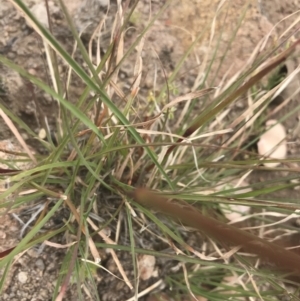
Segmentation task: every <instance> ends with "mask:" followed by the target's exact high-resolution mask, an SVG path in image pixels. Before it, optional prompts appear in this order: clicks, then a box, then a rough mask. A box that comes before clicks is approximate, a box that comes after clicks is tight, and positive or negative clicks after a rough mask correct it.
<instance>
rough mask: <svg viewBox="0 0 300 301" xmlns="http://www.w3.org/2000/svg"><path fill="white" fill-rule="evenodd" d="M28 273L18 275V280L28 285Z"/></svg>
mask: <svg viewBox="0 0 300 301" xmlns="http://www.w3.org/2000/svg"><path fill="white" fill-rule="evenodd" d="M27 278H28V277H27V273H25V272H20V273H19V274H18V280H19V281H20V282H21V283H26V282H27Z"/></svg>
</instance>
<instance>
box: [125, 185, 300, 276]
mask: <svg viewBox="0 0 300 301" xmlns="http://www.w3.org/2000/svg"><path fill="white" fill-rule="evenodd" d="M131 197H132V198H133V199H134V201H136V202H137V203H139V204H141V205H143V206H146V207H150V208H152V209H155V210H158V211H160V212H162V213H164V214H166V215H169V216H171V217H172V218H174V219H178V220H179V221H180V222H181V223H183V224H185V225H187V226H189V227H193V228H195V229H197V230H199V231H201V232H202V233H204V234H206V235H208V236H210V237H211V238H213V239H215V240H216V241H218V242H220V243H222V244H224V245H226V246H241V247H242V248H243V250H244V251H246V252H249V253H254V254H257V255H258V256H259V257H260V258H262V259H263V260H266V261H269V262H272V263H274V264H276V266H277V267H278V268H279V269H280V270H284V271H288V272H296V273H297V276H300V256H298V255H297V254H295V253H293V252H291V251H288V250H286V249H284V248H283V247H281V246H278V245H276V244H274V243H271V242H268V241H266V240H264V239H261V238H259V237H257V236H255V235H253V234H251V233H249V232H246V231H243V230H241V229H238V228H236V227H234V226H231V225H228V224H225V223H222V222H220V221H218V220H216V219H213V218H211V217H207V216H204V215H202V214H201V213H200V212H199V211H198V210H197V209H195V208H194V207H193V206H191V205H189V204H188V203H186V202H183V201H176V200H168V199H167V198H165V197H163V196H161V195H159V194H156V193H154V192H152V191H149V190H147V189H143V188H138V189H136V190H135V191H134V192H133V193H132V195H131Z"/></svg>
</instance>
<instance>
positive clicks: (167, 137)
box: [0, 0, 300, 300]
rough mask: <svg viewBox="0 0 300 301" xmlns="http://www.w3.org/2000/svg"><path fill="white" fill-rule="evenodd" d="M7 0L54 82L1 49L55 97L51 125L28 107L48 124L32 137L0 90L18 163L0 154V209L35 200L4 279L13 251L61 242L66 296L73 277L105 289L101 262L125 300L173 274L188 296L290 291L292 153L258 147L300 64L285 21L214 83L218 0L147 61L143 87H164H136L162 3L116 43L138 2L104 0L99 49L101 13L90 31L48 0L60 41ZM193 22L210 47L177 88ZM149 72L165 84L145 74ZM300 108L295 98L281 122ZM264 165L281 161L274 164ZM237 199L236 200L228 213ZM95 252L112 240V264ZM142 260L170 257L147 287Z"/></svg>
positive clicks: (268, 295)
mask: <svg viewBox="0 0 300 301" xmlns="http://www.w3.org/2000/svg"><path fill="white" fill-rule="evenodd" d="M11 2H12V3H13V4H14V6H15V7H16V9H17V10H19V11H20V12H22V13H23V14H24V15H25V18H26V20H27V21H28V23H30V24H31V26H32V28H33V29H34V30H35V31H36V32H37V33H38V34H39V36H40V37H41V39H42V41H43V45H44V48H45V53H46V61H47V68H48V73H49V76H50V81H48V82H46V81H44V80H43V79H42V78H41V77H39V76H36V75H32V74H31V73H29V72H28V71H27V70H25V69H24V68H22V66H19V65H17V64H15V63H14V62H12V61H11V60H9V59H7V58H6V57H5V56H3V55H0V62H1V64H4V65H5V66H6V67H8V68H10V69H12V70H14V71H16V72H18V73H19V74H20V75H21V76H22V77H23V78H24V79H26V80H27V81H29V82H30V83H31V84H32V85H33V86H34V87H36V88H38V89H40V90H42V91H43V92H45V93H47V94H48V95H49V96H50V97H51V98H52V99H54V100H55V101H56V102H57V107H58V109H57V119H56V124H49V122H48V119H47V117H48V116H47V113H46V112H43V111H42V110H39V112H40V114H42V118H41V120H43V124H42V128H43V130H44V131H45V137H42V138H41V137H40V136H38V135H37V134H36V133H34V132H33V131H32V130H31V129H30V128H29V127H28V126H27V125H26V124H25V123H24V122H23V121H22V120H21V119H20V118H19V117H18V116H15V115H14V114H13V113H12V112H10V111H9V110H8V109H7V108H6V107H5V106H4V105H2V104H1V108H0V115H1V117H2V119H3V121H4V122H5V124H6V125H7V126H8V127H9V128H10V130H11V133H12V136H14V137H15V138H16V139H17V141H18V142H19V144H20V145H21V146H22V149H23V152H18V155H21V156H22V158H23V161H24V158H25V161H27V163H29V165H27V167H26V168H17V167H16V166H18V165H17V164H16V165H14V166H6V167H5V168H1V170H0V171H1V177H2V178H3V180H4V181H8V179H9V185H6V187H5V189H4V190H3V191H2V193H1V195H0V208H1V209H3V210H2V212H3V213H2V214H9V213H13V214H15V215H16V216H17V217H18V216H19V215H20V214H21V212H23V211H24V208H28V207H32V206H36V207H35V214H34V213H29V216H30V218H29V219H28V221H27V222H26V223H25V225H24V227H23V228H22V231H21V233H22V234H21V239H20V242H19V243H18V244H17V245H16V246H14V247H13V248H11V249H9V250H6V251H5V252H2V253H1V261H0V268H2V269H3V277H2V279H1V281H0V287H1V288H3V286H4V283H5V278H6V275H7V273H8V271H9V269H10V266H11V265H12V264H13V262H14V261H13V260H14V258H15V256H16V255H18V254H20V253H21V252H24V251H25V250H27V249H29V248H32V247H34V246H37V245H40V244H44V245H47V246H50V247H52V248H54V249H55V248H61V247H62V246H64V248H65V249H66V255H65V259H64V261H63V263H62V265H61V267H60V276H59V278H58V281H57V284H56V288H55V290H54V293H53V299H54V300H62V299H63V297H64V296H65V295H66V292H67V290H68V287H69V286H70V285H72V284H74V283H76V284H77V286H78V288H79V291H81V292H80V293H79V296H81V297H80V298H83V295H81V294H87V295H88V296H89V297H90V298H91V299H93V300H100V297H99V294H98V289H97V284H96V282H95V277H96V276H95V275H96V274H97V270H99V269H100V270H101V271H103V272H104V273H107V275H113V277H114V278H113V279H115V281H116V283H117V282H118V281H124V283H125V285H126V286H127V287H128V288H129V290H130V294H129V295H130V296H131V297H130V298H128V300H137V299H138V298H139V297H142V296H145V295H148V294H149V293H151V292H153V291H156V290H162V289H163V288H165V290H166V291H168V289H170V288H171V289H172V291H170V295H172V296H173V297H174V298H177V299H178V300H179V298H181V297H183V296H188V295H189V296H191V298H194V299H195V300H224V295H226V298H227V297H228V300H229V298H230V300H282V299H280V298H283V296H289V297H290V298H291V299H290V300H296V299H293V298H298V297H299V292H298V291H297V285H296V286H295V285H294V284H295V283H297V281H298V279H299V278H298V277H299V275H300V266H299V262H300V260H299V259H300V255H299V254H297V252H295V250H297V249H294V248H293V247H294V246H291V245H286V244H285V240H284V238H286V237H290V236H292V235H294V234H296V233H297V232H299V230H298V228H297V227H296V226H295V225H294V224H292V223H288V221H291V220H294V219H297V217H298V212H299V204H298V201H297V199H296V198H294V197H293V196H291V197H288V198H287V197H286V198H284V197H283V196H284V195H285V193H287V195H289V191H291V190H293V189H294V188H297V187H298V186H299V182H298V181H299V177H298V174H299V165H298V164H299V158H294V157H292V158H283V159H278V158H274V157H272V155H269V154H267V155H266V154H258V153H257V151H256V150H255V147H256V145H257V141H258V140H259V139H260V137H261V136H262V135H263V133H264V132H265V131H266V129H265V127H264V125H265V123H266V121H267V120H269V119H270V118H271V117H272V118H274V116H275V115H276V113H278V111H279V110H280V109H283V108H285V107H287V106H288V105H289V104H290V103H291V101H292V97H293V96H290V97H288V98H287V99H285V100H284V101H283V102H281V103H280V105H279V108H280V109H278V106H277V107H276V108H274V109H271V110H270V107H271V108H272V101H273V100H274V99H275V98H276V97H277V96H278V95H281V93H282V91H284V90H285V89H286V88H287V86H288V85H289V83H291V82H292V81H293V80H295V78H296V76H297V73H298V71H299V70H298V69H299V68H298V67H297V68H296V69H295V70H294V71H292V72H290V73H289V74H287V73H284V76H282V70H285V69H282V66H283V65H285V64H286V63H287V62H288V61H289V60H290V59H291V58H292V57H293V56H295V55H296V54H297V48H298V47H299V41H298V40H297V41H296V40H293V38H292V32H293V30H294V29H293V28H289V31H288V32H287V33H286V35H285V38H284V39H283V38H282V39H278V40H276V41H274V42H273V43H272V45H271V46H267V45H269V44H270V43H267V41H268V38H269V37H268V36H267V37H265V38H264V39H263V40H261V41H260V43H259V44H258V45H257V47H256V48H255V49H254V50H253V53H252V55H251V56H250V57H249V59H248V61H247V62H245V64H244V66H243V68H242V69H241V70H239V71H238V72H237V73H235V74H234V76H233V77H232V78H226V79H225V78H224V81H222V82H216V80H215V79H214V78H213V77H211V72H212V71H211V70H212V69H213V70H220V68H221V66H222V64H223V62H224V60H225V59H226V53H227V51H223V57H222V58H221V59H218V58H217V54H218V53H219V49H218V43H212V41H218V39H221V38H222V34H221V33H220V35H219V34H218V32H217V31H216V30H215V27H214V26H215V21H216V20H217V18H218V16H219V14H221V12H222V9H223V7H222V6H220V7H218V9H217V10H216V15H215V18H214V19H213V22H212V23H211V24H209V25H210V27H209V26H208V27H207V28H206V29H204V30H203V32H201V33H200V34H199V35H198V36H197V37H194V39H193V42H192V43H191V44H190V46H189V48H188V49H187V50H186V51H185V53H184V54H183V56H182V57H181V58H180V59H179V60H178V64H177V65H176V66H174V68H173V69H172V70H171V72H169V73H167V72H165V70H164V69H163V68H162V70H163V71H162V72H161V73H160V75H159V74H158V72H157V70H156V71H155V72H154V73H153V74H154V80H153V87H155V86H156V85H157V84H158V85H159V87H160V88H159V91H157V90H155V89H153V91H148V94H147V96H145V94H144V92H145V89H144V88H143V87H142V85H143V80H144V78H145V77H144V74H145V65H144V60H145V56H144V52H145V51H146V50H145V41H146V39H147V34H148V33H149V32H150V31H151V28H152V26H154V24H155V22H156V21H157V20H159V19H160V18H161V16H163V14H164V12H165V11H166V9H168V6H169V5H170V2H171V1H167V2H166V4H164V5H163V6H162V7H161V8H160V9H159V10H158V12H157V13H156V14H154V15H151V18H150V19H149V21H147V22H144V24H143V26H136V28H137V29H138V30H137V31H136V33H135V35H134V40H133V41H132V43H128V42H127V40H126V31H127V30H129V28H130V26H133V25H137V24H138V23H139V20H140V17H139V13H138V12H137V6H138V4H139V1H136V2H134V3H130V5H128V1H127V2H126V1H125V3H124V5H121V4H118V5H116V6H114V9H115V11H114V14H115V15H114V18H113V20H114V22H113V23H112V24H111V29H110V30H111V36H110V41H109V43H108V46H107V47H106V49H105V51H104V52H103V48H101V43H102V41H101V33H102V32H103V31H105V32H106V31H107V29H106V26H105V25H106V23H105V20H106V19H105V18H103V19H102V20H100V21H99V24H98V26H97V27H96V29H95V31H94V32H93V34H92V35H91V36H90V41H89V43H88V44H87V45H85V44H84V43H83V39H82V38H81V34H82V33H80V32H78V31H77V28H76V25H75V24H74V21H73V19H72V17H71V16H70V14H69V12H68V9H67V7H66V6H65V4H64V2H63V1H62V0H59V4H60V8H61V11H62V12H63V15H64V17H65V20H66V22H67V24H68V28H69V30H70V31H71V32H72V36H73V38H74V45H73V51H72V52H70V53H69V52H68V51H66V49H65V47H64V46H63V45H62V44H61V43H60V42H59V41H58V39H57V38H56V37H55V35H54V34H53V32H52V27H51V24H49V26H48V28H47V27H45V26H44V25H42V24H41V23H40V22H39V20H38V19H37V18H36V17H35V16H34V15H33V14H32V12H31V11H30V9H29V8H28V7H27V6H26V5H25V4H24V3H23V2H22V1H21V0H15V1H11ZM46 3H48V2H47V1H46ZM108 13H110V11H109V9H108V11H107V14H108ZM242 19H243V18H241V20H240V23H242ZM49 20H51V18H50V17H49ZM240 23H238V24H237V27H236V28H235V30H234V31H233V32H232V37H231V39H230V40H229V43H228V49H229V48H230V44H231V43H232V41H234V38H235V35H236V33H237V31H238V29H239V26H240ZM294 26H296V24H294ZM203 35H209V37H210V43H211V45H216V46H214V47H215V49H213V50H214V51H213V52H212V55H211V54H206V56H205V57H203V60H202V64H201V66H200V69H199V74H198V76H197V77H195V78H194V84H193V87H191V88H190V91H188V92H187V93H184V94H181V93H180V91H178V90H176V86H177V84H178V81H180V78H181V77H182V74H181V72H183V71H182V70H183V69H184V68H183V65H184V63H185V62H187V61H188V60H189V59H190V57H191V54H192V53H193V51H194V50H195V49H196V48H197V47H198V45H199V41H201V39H202V37H203ZM79 58H80V59H79ZM132 58H134V60H133V59H132ZM128 60H129V62H130V63H132V62H134V63H132V64H133V66H132V75H131V78H128V79H126V80H127V83H126V85H124V83H122V80H121V76H120V74H121V70H122V66H124V64H126V62H128ZM160 63H161V65H163V64H164V62H163V61H161V62H160ZM214 64H216V66H217V67H216V68H212V66H214ZM218 64H219V65H218ZM61 65H63V66H64V67H65V69H64V70H65V71H64V72H62V71H61V70H62V69H61V68H60V66H61ZM196 67H197V66H195V68H196ZM200 71H201V72H200ZM184 72H186V73H188V71H186V70H185V71H184ZM161 74H162V75H163V76H161ZM157 78H159V79H161V82H159V83H156V80H157ZM128 83H130V84H129V85H128ZM74 84H76V85H80V86H81V87H82V92H81V95H80V96H79V97H78V98H77V99H73V98H72V99H71V98H70V97H69V95H70V94H71V89H72V85H74ZM0 97H1V95H0ZM237 103H244V104H245V105H244V106H243V107H242V111H239V112H237V111H236V110H235V108H236V104H237ZM37 105H38V104H37ZM298 110H299V106H295V107H294V108H293V109H292V110H291V111H288V112H287V113H286V114H284V115H283V116H281V117H280V120H278V121H277V123H278V122H280V123H284V122H285V121H286V120H287V119H288V118H290V116H292V114H295V113H297V112H298ZM21 130H22V131H25V132H26V133H27V135H28V136H29V137H30V138H33V139H35V141H36V144H38V145H39V146H41V147H42V148H43V150H44V151H43V153H36V152H34V151H33V150H32V149H31V148H29V147H28V146H27V144H26V142H25V141H24V139H23V138H22V135H21V134H20V131H21ZM283 140H285V138H284V139H283ZM283 142H284V141H281V142H280V143H283ZM275 147H276V145H275ZM18 158H19V157H18ZM19 160H20V159H19ZM270 163H279V164H280V165H278V166H276V167H273V165H272V167H270V165H267V164H270ZM264 175H266V178H265V180H263V181H260V180H259V178H260V177H261V176H264ZM267 175H271V177H270V176H269V178H268V177H267ZM224 205H226V206H227V207H226V208H227V209H226V210H227V212H226V214H225V211H224V207H222V206H224ZM238 206H242V207H238ZM241 208H244V209H246V211H245V212H243V213H241V212H239V210H240V209H241ZM62 209H67V212H68V214H67V216H65V217H64V218H63V222H62V223H61V224H60V225H59V227H56V228H55V227H54V228H53V229H50V230H49V229H48V228H47V230H46V228H45V225H46V224H47V223H49V221H51V220H52V219H53V217H55V216H57V214H58V213H59V212H61V211H62ZM153 209H154V210H153ZM228 210H229V211H230V212H229V213H235V215H234V218H233V219H232V220H228V219H227V218H226V217H228V216H229V215H227V213H228ZM195 232H196V234H195ZM193 235H195V236H193ZM192 237H195V239H192ZM158 246H159V247H158ZM101 250H107V253H108V254H109V257H110V258H112V260H113V262H114V264H115V265H116V267H117V269H116V273H117V274H118V275H116V274H115V272H112V271H110V270H108V269H106V267H105V266H104V264H102V262H103V260H102V257H103V255H102V251H101ZM257 255H258V256H257ZM146 256H149V257H146ZM142 258H148V259H149V258H151V260H153V258H155V259H156V260H157V262H167V264H165V267H164V268H162V267H161V268H160V270H159V272H158V276H157V278H155V279H156V281H153V282H152V283H150V282H149V284H147V285H146V287H145V288H144V287H143V286H142V284H141V283H142V281H143V279H142V278H141V277H145V279H147V280H148V279H149V278H147V277H146V276H143V275H144V274H143V273H142V271H144V270H143V268H142ZM149 260H150V259H149ZM159 260H161V261H159ZM128 262H129V266H130V269H128ZM176 267H177V270H176ZM129 270H130V273H129V272H128V271H129ZM146 270H147V269H146ZM154 270H155V269H154V268H153V270H151V272H150V273H152V274H153V273H156V272H154ZM175 270H176V272H175ZM129 275H130V276H129ZM144 281H146V280H144ZM163 284H164V286H163ZM293 285H294V286H293ZM141 287H142V289H141ZM291 292H292V293H291ZM153 298H156V297H154V296H153ZM157 298H159V297H157ZM201 298H202V299H201ZM278 298H279V299H278ZM121 299H122V300H124V298H123V297H122V298H121ZM121 299H120V300H121ZM155 300H156V299H155ZM157 300H159V299H157ZM166 300H167V299H166Z"/></svg>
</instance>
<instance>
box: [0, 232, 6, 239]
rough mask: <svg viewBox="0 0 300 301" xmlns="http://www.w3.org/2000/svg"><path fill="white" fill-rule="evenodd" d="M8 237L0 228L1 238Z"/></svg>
mask: <svg viewBox="0 0 300 301" xmlns="http://www.w3.org/2000/svg"><path fill="white" fill-rule="evenodd" d="M5 237H6V233H5V232H4V231H2V230H0V238H1V239H4V238H5Z"/></svg>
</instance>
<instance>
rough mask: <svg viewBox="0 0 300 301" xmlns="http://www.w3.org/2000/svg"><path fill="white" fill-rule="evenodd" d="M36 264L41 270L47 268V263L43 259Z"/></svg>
mask: <svg viewBox="0 0 300 301" xmlns="http://www.w3.org/2000/svg"><path fill="white" fill-rule="evenodd" d="M35 265H36V266H37V267H38V268H39V269H40V270H41V271H43V270H44V269H45V263H44V261H43V260H42V259H40V258H39V259H38V260H37V261H36V262H35Z"/></svg>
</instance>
